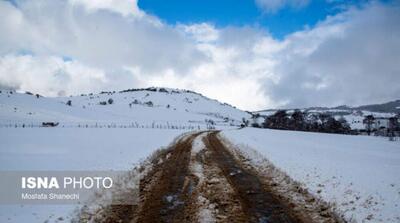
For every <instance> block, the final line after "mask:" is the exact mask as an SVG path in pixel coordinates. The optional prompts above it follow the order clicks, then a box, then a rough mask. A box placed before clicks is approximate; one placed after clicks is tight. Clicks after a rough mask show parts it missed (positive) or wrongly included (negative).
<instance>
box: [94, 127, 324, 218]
mask: <svg viewBox="0 0 400 223" xmlns="http://www.w3.org/2000/svg"><path fill="white" fill-rule="evenodd" d="M217 135H218V131H209V132H197V133H193V134H190V135H186V136H183V137H181V138H180V139H178V140H177V142H176V143H175V144H174V145H172V146H170V147H169V148H168V149H166V150H161V151H160V152H159V153H158V154H156V156H154V157H153V158H152V159H151V163H152V167H151V170H150V171H149V172H147V173H146V175H144V176H143V178H141V180H140V184H139V192H138V194H139V202H138V203H137V204H135V205H111V208H110V207H109V208H108V209H106V210H107V211H106V212H103V213H104V215H103V217H102V218H103V220H102V221H99V222H129V223H133V222H179V223H182V222H207V223H208V222H210V223H211V222H218V223H228V222H229V223H231V222H250V223H253V222H257V223H262V222H268V223H297V222H307V223H308V222H310V223H311V222H320V221H313V220H311V219H312V218H309V217H308V215H307V214H304V213H300V214H299V213H298V212H295V211H294V210H293V208H292V207H290V205H287V202H285V201H283V200H281V199H279V197H280V196H279V194H276V192H274V191H273V190H270V186H268V183H265V180H266V179H264V178H263V177H262V176H261V175H260V174H259V172H257V170H256V169H254V168H253V169H251V168H248V166H245V165H244V163H243V161H242V160H241V159H239V158H237V157H235V155H234V154H233V152H232V151H231V150H230V149H229V148H230V147H229V148H228V147H226V146H225V144H224V143H223V142H222V141H221V140H220V139H219V138H218V136H217ZM195 141H196V142H195ZM198 141H200V142H201V145H200V147H201V148H198V147H199V145H195V144H196V143H197V144H198ZM95 222H97V221H95Z"/></svg>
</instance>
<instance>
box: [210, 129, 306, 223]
mask: <svg viewBox="0 0 400 223" xmlns="http://www.w3.org/2000/svg"><path fill="white" fill-rule="evenodd" d="M217 133H218V132H212V133H209V134H208V135H207V137H206V138H204V142H205V144H206V146H207V148H208V149H209V150H211V151H212V159H213V160H214V162H215V163H216V164H217V166H218V167H219V168H220V169H221V171H222V173H223V176H224V177H225V178H226V179H227V180H228V182H229V183H230V185H231V187H232V188H233V189H234V191H235V192H236V196H237V197H238V198H239V200H240V204H241V207H242V209H243V212H244V214H245V216H246V218H247V221H248V222H268V223H294V222H301V220H300V219H297V218H296V217H295V216H294V215H293V214H292V213H291V211H290V208H288V207H286V205H285V204H283V203H282V202H281V201H280V200H278V199H277V198H276V197H275V196H274V195H273V194H272V192H270V191H267V190H265V188H264V185H263V184H262V183H261V180H260V179H259V178H258V176H257V175H256V174H255V173H251V172H250V171H248V170H246V169H244V168H243V167H242V165H241V164H240V163H238V161H237V160H236V159H235V158H234V156H233V155H232V154H231V153H230V152H229V150H228V149H227V148H226V147H225V146H224V145H223V144H222V142H221V141H220V140H219V139H218V137H217Z"/></svg>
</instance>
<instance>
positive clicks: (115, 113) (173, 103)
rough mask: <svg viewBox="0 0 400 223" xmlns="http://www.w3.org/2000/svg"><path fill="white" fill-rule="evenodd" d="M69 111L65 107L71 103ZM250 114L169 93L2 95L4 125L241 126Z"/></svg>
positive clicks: (190, 95) (155, 90) (197, 97)
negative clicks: (209, 123)
mask: <svg viewBox="0 0 400 223" xmlns="http://www.w3.org/2000/svg"><path fill="white" fill-rule="evenodd" d="M69 101H70V106H69V105H67V104H69ZM249 116H250V115H249V113H247V112H244V111H241V110H239V109H236V108H234V107H232V106H230V105H228V104H222V103H220V102H218V101H216V100H212V99H209V98H207V97H205V96H202V95H200V94H198V93H195V92H191V91H186V90H174V89H166V88H147V89H131V90H126V91H121V92H102V93H100V94H89V95H80V96H71V97H56V98H46V97H41V96H40V97H37V96H36V95H32V94H26V93H16V92H13V91H9V90H2V91H1V93H0V122H1V124H14V123H24V124H27V125H29V124H32V123H33V124H38V123H41V122H60V124H62V125H76V124H78V123H79V124H83V125H86V124H89V125H94V124H95V123H97V124H101V123H103V124H110V123H115V124H123V125H128V124H133V123H134V124H138V125H166V123H168V124H176V125H202V124H205V120H206V119H207V120H213V121H214V122H215V123H216V125H220V126H229V125H239V124H240V122H241V120H242V118H248V117H249Z"/></svg>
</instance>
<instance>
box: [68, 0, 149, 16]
mask: <svg viewBox="0 0 400 223" xmlns="http://www.w3.org/2000/svg"><path fill="white" fill-rule="evenodd" d="M69 1H70V2H71V4H73V5H81V6H84V7H85V9H86V10H88V11H90V12H93V11H96V10H110V11H113V12H117V13H120V14H122V15H123V16H134V17H142V16H144V12H143V11H141V10H140V9H139V7H138V5H137V0H69Z"/></svg>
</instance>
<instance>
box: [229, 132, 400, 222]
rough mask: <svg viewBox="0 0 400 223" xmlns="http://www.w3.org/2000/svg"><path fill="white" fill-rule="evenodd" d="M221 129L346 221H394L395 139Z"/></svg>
mask: <svg viewBox="0 0 400 223" xmlns="http://www.w3.org/2000/svg"><path fill="white" fill-rule="evenodd" d="M222 133H223V135H224V136H225V137H227V138H228V139H230V140H231V141H233V142H234V143H235V144H238V145H239V147H240V149H241V150H242V151H243V152H244V153H245V154H247V155H248V156H249V157H248V158H249V159H250V160H252V161H253V162H254V163H255V164H256V165H258V164H260V162H263V156H264V157H265V158H266V159H268V160H269V161H270V162H272V163H273V164H274V165H275V166H276V167H277V168H278V169H280V170H282V171H283V172H285V173H286V174H287V175H289V177H291V178H292V179H294V180H295V181H297V182H299V183H301V185H302V186H303V187H306V188H307V190H308V191H309V192H311V193H312V194H314V195H315V196H317V197H320V198H322V199H323V200H325V201H326V202H329V203H331V204H333V205H335V206H336V207H337V209H338V211H339V213H340V214H343V215H344V217H345V218H346V219H347V220H348V222H400V212H399V207H400V175H399V173H400V143H399V142H390V141H387V140H386V139H384V138H379V137H367V136H349V135H337V134H321V133H308V132H296V131H283V130H270V129H255V128H244V129H241V130H226V131H223V132H222ZM251 148H252V149H251ZM253 149H254V150H255V151H257V152H254V150H253ZM260 154H261V155H260ZM262 155H263V156H262ZM261 164H262V163H261Z"/></svg>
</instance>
